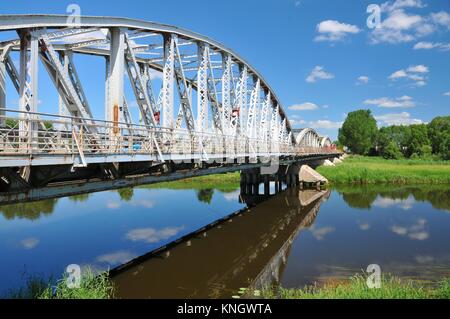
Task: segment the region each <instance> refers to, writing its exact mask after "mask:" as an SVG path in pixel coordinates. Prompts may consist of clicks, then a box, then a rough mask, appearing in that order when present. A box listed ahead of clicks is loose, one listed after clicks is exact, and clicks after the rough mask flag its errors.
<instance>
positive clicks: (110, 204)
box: [106, 201, 120, 209]
mask: <svg viewBox="0 0 450 319" xmlns="http://www.w3.org/2000/svg"><path fill="white" fill-rule="evenodd" d="M106 207H107V208H109V209H118V208H120V203H119V202H117V201H108V202H107V203H106Z"/></svg>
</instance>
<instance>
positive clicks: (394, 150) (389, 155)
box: [383, 141, 403, 159]
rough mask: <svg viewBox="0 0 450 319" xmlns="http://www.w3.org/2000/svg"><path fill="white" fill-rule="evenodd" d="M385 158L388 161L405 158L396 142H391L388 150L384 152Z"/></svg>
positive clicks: (387, 147)
mask: <svg viewBox="0 0 450 319" xmlns="http://www.w3.org/2000/svg"><path fill="white" fill-rule="evenodd" d="M383 157H384V158H386V159H400V158H402V157H403V154H402V152H401V151H400V148H399V147H398V145H397V143H396V142H394V141H390V142H389V143H388V145H387V146H386V148H385V149H384V150H383Z"/></svg>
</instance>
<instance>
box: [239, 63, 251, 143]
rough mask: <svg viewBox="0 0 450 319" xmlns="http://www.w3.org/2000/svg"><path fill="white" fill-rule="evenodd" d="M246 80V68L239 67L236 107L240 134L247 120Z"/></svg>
mask: <svg viewBox="0 0 450 319" xmlns="http://www.w3.org/2000/svg"><path fill="white" fill-rule="evenodd" d="M247 79H248V71H247V66H245V65H244V66H243V67H240V76H239V82H238V90H237V91H238V97H237V107H238V112H239V121H238V124H239V128H240V130H241V132H240V133H241V134H242V133H244V132H245V131H244V130H245V129H244V127H245V125H246V123H247V122H246V119H247Z"/></svg>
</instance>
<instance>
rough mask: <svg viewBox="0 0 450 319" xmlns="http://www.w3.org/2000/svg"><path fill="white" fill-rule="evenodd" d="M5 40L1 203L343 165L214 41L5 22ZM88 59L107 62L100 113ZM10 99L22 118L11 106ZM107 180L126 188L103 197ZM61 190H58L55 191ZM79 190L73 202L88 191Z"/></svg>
mask: <svg viewBox="0 0 450 319" xmlns="http://www.w3.org/2000/svg"><path fill="white" fill-rule="evenodd" d="M74 21H76V24H74V23H73V22H74ZM0 34H1V39H2V42H1V43H0V178H1V180H0V203H1V202H2V201H3V202H10V201H15V200H20V198H25V197H27V198H29V197H33V198H35V197H36V198H44V197H49V196H54V195H55V194H60V193H59V190H60V189H61V187H63V188H64V187H66V186H65V185H66V184H67V183H68V182H71V183H72V182H74V181H83V185H86V184H90V186H89V187H87V188H85V189H84V191H87V190H98V189H104V188H108V187H123V186H127V185H132V184H136V183H143V182H149V179H155V180H157V178H158V176H167V173H171V174H172V175H171V176H172V177H171V178H173V179H175V178H181V177H185V176H189V175H195V174H200V175H201V174H209V173H215V172H221V171H227V170H228V171H230V170H242V169H246V167H258V166H263V165H268V164H267V163H271V162H273V160H274V159H276V160H277V162H279V163H293V162H298V161H301V160H305V161H306V160H317V159H323V158H330V157H334V156H337V155H338V152H337V151H336V150H335V149H334V147H333V145H332V143H331V141H330V139H329V138H327V137H322V136H320V135H319V134H318V133H317V132H316V131H315V130H314V129H313V128H305V129H302V130H297V131H296V130H293V129H292V127H291V125H290V123H289V120H288V118H287V115H286V113H285V111H284V110H283V107H282V105H281V103H280V101H279V100H278V98H277V96H276V94H275V93H274V92H273V90H272V89H271V87H270V86H269V84H268V83H267V82H266V81H265V80H264V79H263V77H262V76H261V75H260V74H259V73H258V71H256V70H255V69H254V68H253V67H252V66H251V65H250V64H248V63H247V62H245V60H244V59H242V58H241V57H240V56H239V55H237V54H236V53H235V52H233V51H232V50H230V49H228V48H226V47H225V46H223V45H222V44H220V43H218V42H216V41H214V40H212V39H210V38H208V37H205V36H202V35H199V34H196V33H193V32H191V31H187V30H183V29H180V28H177V27H174V26H169V25H163V24H157V23H152V22H146V21H138V20H131V19H126V18H113V17H79V19H78V20H74V19H73V17H68V16H60V15H0ZM85 55H89V56H93V57H95V58H97V59H100V61H101V62H100V63H101V65H102V69H101V70H89V72H103V73H104V74H105V76H104V81H101V82H100V83H96V84H95V88H96V89H97V88H98V90H97V92H98V94H104V96H105V99H104V105H102V106H101V107H99V106H98V105H96V106H95V107H94V106H93V105H92V104H90V103H89V97H88V96H87V94H86V91H85V86H84V85H83V83H82V81H81V78H82V76H80V75H81V73H82V72H84V73H86V72H87V71H86V66H84V67H80V64H81V63H83V61H84V60H83V59H81V58H80V57H81V56H85ZM79 70H82V72H79ZM85 76H86V74H85ZM40 77H49V78H50V80H51V82H52V83H53V86H54V92H55V94H56V95H57V97H58V100H59V103H58V105H55V108H54V110H52V111H48V110H46V112H44V111H42V110H39V106H40V105H39V104H40V103H39V101H40V100H39V98H40V91H39V85H38V82H39V78H40ZM8 82H10V83H11V84H12V85H8ZM91 85H92V84H91ZM8 87H10V88H13V89H12V90H10V91H16V92H10V91H8ZM127 87H128V88H131V90H130V89H128V91H129V92H127V89H126V88H127ZM130 92H131V93H130ZM127 93H129V94H127ZM7 94H8V100H7ZM9 94H13V95H15V97H14V98H15V99H17V100H18V101H19V103H18V108H16V109H13V108H10V107H8V104H7V101H10V100H9ZM127 95H128V96H127ZM177 174H178V175H177ZM180 174H181V175H180ZM130 177H131V178H134V179H135V181H134V182H129V180H130ZM136 178H141V179H142V178H144V179H143V180H141V181H140V182H136ZM99 180H100V181H103V182H104V181H105V180H106V181H113V182H114V183H115V184H114V185H115V186H111V185H109V186H105V183H102V184H98V185H97V186H95V187H94V186H93V185H94V184H93V183H94V182H96V181H97V182H98V181H99ZM86 181H88V182H89V183H86ZM129 183H131V184H129ZM53 184H56V185H59V186H58V187H59V189H58V190H55V189H52V190H50V191H49V190H46V188H47V187H50V186H51V185H53ZM61 185H62V186H61ZM78 185H79V184H78ZM100 185H101V186H100ZM84 187H85V186H84ZM69 188H70V189H69ZM69 188H68V191H66V193H64V194H69V193H77V192H80V190H77V191H75V190H74V188H76V187H74V186H70V187H69ZM72 190H73V191H72ZM49 192H50V193H52V192H53V193H52V195H44V194H47V193H49ZM33 194H34V195H33ZM36 194H37V195H36ZM1 196H3V197H1Z"/></svg>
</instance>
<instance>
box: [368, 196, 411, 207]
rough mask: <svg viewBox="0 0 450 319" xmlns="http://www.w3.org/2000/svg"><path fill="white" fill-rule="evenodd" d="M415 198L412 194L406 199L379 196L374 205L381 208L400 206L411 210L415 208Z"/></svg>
mask: <svg viewBox="0 0 450 319" xmlns="http://www.w3.org/2000/svg"><path fill="white" fill-rule="evenodd" d="M415 202H416V201H415V199H414V197H412V196H408V198H406V199H392V198H388V197H381V196H379V197H377V199H375V201H374V202H373V206H375V207H381V208H391V207H399V208H401V209H403V210H410V209H411V208H413V206H414V203H415Z"/></svg>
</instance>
